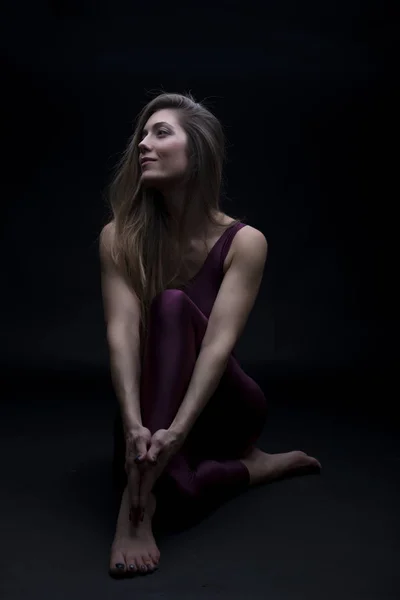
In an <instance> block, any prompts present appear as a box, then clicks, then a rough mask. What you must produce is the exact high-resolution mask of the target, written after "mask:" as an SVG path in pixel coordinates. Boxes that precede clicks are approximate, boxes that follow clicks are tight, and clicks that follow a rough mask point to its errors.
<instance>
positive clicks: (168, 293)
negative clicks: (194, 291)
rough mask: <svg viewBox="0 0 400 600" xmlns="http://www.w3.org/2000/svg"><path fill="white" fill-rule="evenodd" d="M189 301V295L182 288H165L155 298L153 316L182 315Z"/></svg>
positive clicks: (152, 308) (152, 305)
mask: <svg viewBox="0 0 400 600" xmlns="http://www.w3.org/2000/svg"><path fill="white" fill-rule="evenodd" d="M187 301H188V297H187V295H186V294H185V292H183V291H182V290H175V289H168V290H164V291H163V292H161V293H160V294H158V295H157V296H156V297H155V298H154V299H153V302H152V304H151V313H152V315H153V316H155V315H157V316H160V315H161V316H168V317H173V316H174V315H175V316H181V314H182V313H183V312H184V311H185V306H186V305H187Z"/></svg>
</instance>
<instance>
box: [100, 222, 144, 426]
mask: <svg viewBox="0 0 400 600" xmlns="http://www.w3.org/2000/svg"><path fill="white" fill-rule="evenodd" d="M113 234H114V229H113V224H112V223H109V224H108V225H106V226H105V227H104V228H103V230H102V232H101V234H100V248H99V250H100V262H101V287H102V295H103V307H104V317H105V322H106V328H107V341H108V347H109V357H110V367H111V378H112V382H113V385H114V389H115V393H116V396H117V398H118V401H119V404H120V409H121V416H122V422H123V425H124V429H125V431H129V430H132V429H135V428H136V427H137V426H138V425H141V424H142V417H141V414H140V375H141V372H140V371H141V362H140V336H139V318H140V305H139V301H138V298H137V296H136V294H135V293H134V292H133V290H131V289H130V288H129V287H128V285H127V284H126V283H125V281H124V279H123V278H122V277H121V275H120V274H119V273H118V272H117V270H116V268H115V265H114V263H113V261H112V259H111V251H110V248H111V240H112V235H113Z"/></svg>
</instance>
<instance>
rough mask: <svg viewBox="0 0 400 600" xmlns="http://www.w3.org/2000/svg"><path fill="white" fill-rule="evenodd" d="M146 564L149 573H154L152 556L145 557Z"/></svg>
mask: <svg viewBox="0 0 400 600" xmlns="http://www.w3.org/2000/svg"><path fill="white" fill-rule="evenodd" d="M144 562H145V565H146V567H147V570H148V571H149V572H152V571H154V562H153V559H152V558H151V556H145V559H144Z"/></svg>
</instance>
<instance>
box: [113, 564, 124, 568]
mask: <svg viewBox="0 0 400 600" xmlns="http://www.w3.org/2000/svg"><path fill="white" fill-rule="evenodd" d="M115 566H116V567H117V569H125V565H123V564H122V563H116V565H115Z"/></svg>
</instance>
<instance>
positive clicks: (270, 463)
mask: <svg viewBox="0 0 400 600" xmlns="http://www.w3.org/2000/svg"><path fill="white" fill-rule="evenodd" d="M240 460H241V462H242V463H243V464H244V465H245V466H246V467H247V469H248V470H249V473H250V485H254V484H257V483H266V482H268V481H271V480H273V479H282V478H284V477H291V476H293V475H305V474H308V473H312V472H314V471H317V469H321V463H320V462H319V461H318V460H317V459H316V458H313V457H312V456H308V454H306V453H305V452H302V451H301V450H293V451H292V452H283V453H281V454H267V453H266V452H262V451H261V450H259V449H258V448H253V449H252V450H251V451H250V452H249V453H248V454H247V455H246V456H245V457H244V458H242V459H240Z"/></svg>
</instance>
